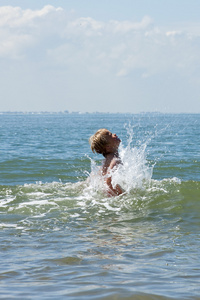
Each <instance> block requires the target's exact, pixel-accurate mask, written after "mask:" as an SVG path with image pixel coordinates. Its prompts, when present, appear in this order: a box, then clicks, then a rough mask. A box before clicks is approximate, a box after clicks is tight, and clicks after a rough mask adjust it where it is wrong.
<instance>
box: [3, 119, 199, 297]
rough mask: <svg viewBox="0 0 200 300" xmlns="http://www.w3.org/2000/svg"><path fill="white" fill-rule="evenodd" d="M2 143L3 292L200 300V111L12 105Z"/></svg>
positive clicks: (14, 295)
mask: <svg viewBox="0 0 200 300" xmlns="http://www.w3.org/2000/svg"><path fill="white" fill-rule="evenodd" d="M99 128H107V129H108V130H110V131H111V132H113V133H116V134H117V135H118V136H119V137H120V139H121V140H122V143H121V145H120V149H119V153H120V157H121V159H122V162H123V164H122V166H121V168H120V169H119V171H118V172H116V174H115V181H116V182H118V183H119V184H120V185H121V186H122V187H123V188H124V190H125V193H124V194H122V195H120V196H116V197H107V195H105V194H104V192H103V190H102V188H101V184H100V180H99V175H98V170H99V167H100V166H101V162H102V157H101V155H97V154H93V153H92V151H91V150H90V146H89V143H88V139H89V137H90V136H91V135H92V134H94V133H95V132H96V130H97V129H99ZM0 141H1V143H0V255H1V264H0V299H31V300H32V299H68V300H75V299H78V300H79V299H80V300H90V299H92V300H93V299H94V300H95V299H102V300H118V299H125V300H132V299H134V300H135V299H138V300H150V299H151V300H158V299H159V300H167V299H181V300H182V299H200V233H199V232H200V114H160V113H143V114H135V115H134V114H103V113H94V114H78V113H77V114H75V113H40V114H39V113H37V114H36V113H32V114H31V113H26V114H25V113H12V114H11V113H2V114H0Z"/></svg>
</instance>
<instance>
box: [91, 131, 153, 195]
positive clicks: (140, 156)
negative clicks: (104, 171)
mask: <svg viewBox="0 0 200 300" xmlns="http://www.w3.org/2000/svg"><path fill="white" fill-rule="evenodd" d="M127 133H128V138H127V146H126V147H125V146H124V145H123V143H121V144H120V147H119V156H120V159H121V162H122V164H120V165H119V166H118V167H117V168H114V169H113V170H112V171H111V173H110V174H111V177H112V185H113V187H115V186H116V185H117V184H119V185H120V186H121V187H122V188H123V190H124V191H125V192H126V193H130V191H134V190H136V189H142V188H143V187H144V186H147V185H148V184H149V183H150V182H151V179H152V174H153V166H150V165H149V163H148V161H147V159H146V148H147V143H148V142H147V141H146V142H144V143H140V144H139V146H133V145H132V143H133V137H134V131H133V127H131V126H130V125H129V126H128V127H127ZM90 160H91V173H90V175H89V177H88V183H89V187H88V189H90V191H91V192H92V191H98V192H101V191H103V190H105V188H106V187H105V180H104V178H103V176H102V175H101V166H98V165H97V164H96V162H95V161H94V160H93V159H90Z"/></svg>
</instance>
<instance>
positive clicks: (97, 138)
mask: <svg viewBox="0 0 200 300" xmlns="http://www.w3.org/2000/svg"><path fill="white" fill-rule="evenodd" d="M107 132H108V130H107V129H105V128H102V129H99V130H97V132H96V133H95V134H94V135H92V136H91V137H90V139H89V143H90V147H91V149H92V152H94V153H95V152H96V153H100V154H103V155H104V156H105V154H106V149H105V146H106V145H107V144H108V142H107V139H106V136H107Z"/></svg>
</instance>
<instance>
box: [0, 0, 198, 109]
mask: <svg viewBox="0 0 200 300" xmlns="http://www.w3.org/2000/svg"><path fill="white" fill-rule="evenodd" d="M199 12H200V1H199V0H190V1H189V0H109V1H108V0H101V1H99V0H70V1H67V0H40V1H35V0H28V1H27V0H0V82H1V88H0V111H35V112H37V111H49V112H53V111H54V112H59V111H66V110H67V111H69V112H73V111H80V112H96V111H99V112H110V113H112V112H113V113H116V112H121V113H127V112H129V113H140V112H162V113H200V15H199Z"/></svg>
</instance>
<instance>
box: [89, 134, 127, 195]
mask: <svg viewBox="0 0 200 300" xmlns="http://www.w3.org/2000/svg"><path fill="white" fill-rule="evenodd" d="M120 142H121V140H120V139H119V138H118V136H117V135H116V134H115V133H114V134H113V133H111V132H110V131H109V130H107V129H105V128H103V129H99V130H98V131H97V132H96V133H95V134H94V135H93V136H91V137H90V139H89V143H90V145H91V149H92V151H93V152H96V153H100V154H102V155H103V156H104V157H105V160H104V162H103V166H102V175H103V176H105V175H108V174H109V172H110V170H112V169H113V168H114V167H117V166H118V165H119V164H120V163H121V161H120V158H119V154H118V147H119V144H120ZM105 182H106V184H107V186H108V195H110V196H117V195H120V194H122V193H123V192H124V191H123V190H122V188H121V187H120V186H119V185H118V184H117V185H116V186H115V187H113V186H112V178H111V176H105Z"/></svg>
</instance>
